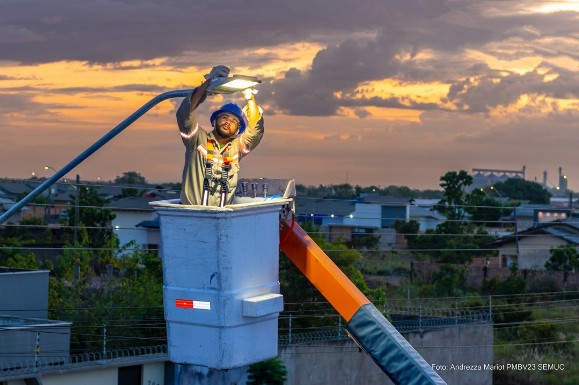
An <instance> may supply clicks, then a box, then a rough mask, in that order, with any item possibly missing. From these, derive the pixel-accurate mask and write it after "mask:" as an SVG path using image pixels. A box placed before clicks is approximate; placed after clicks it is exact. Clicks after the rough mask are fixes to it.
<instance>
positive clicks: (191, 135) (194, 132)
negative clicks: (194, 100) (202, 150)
mask: <svg viewBox="0 0 579 385" xmlns="http://www.w3.org/2000/svg"><path fill="white" fill-rule="evenodd" d="M197 130H199V124H198V123H195V129H194V130H193V131H191V132H190V133H188V134H186V133H184V132H181V131H179V132H180V134H181V137H182V138H183V139H191V138H192V137H193V135H195V134H196V133H197Z"/></svg>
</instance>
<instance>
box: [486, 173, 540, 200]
mask: <svg viewBox="0 0 579 385" xmlns="http://www.w3.org/2000/svg"><path fill="white" fill-rule="evenodd" d="M493 187H494V188H495V190H496V191H497V192H499V193H500V195H502V196H503V197H509V198H510V199H515V200H524V201H529V202H530V203H549V199H550V198H551V194H550V193H549V192H548V191H547V190H545V188H544V187H543V186H541V185H540V184H539V183H537V182H531V181H528V180H524V179H521V178H509V179H507V180H506V181H504V182H499V183H496V184H495V185H494V186H493Z"/></svg>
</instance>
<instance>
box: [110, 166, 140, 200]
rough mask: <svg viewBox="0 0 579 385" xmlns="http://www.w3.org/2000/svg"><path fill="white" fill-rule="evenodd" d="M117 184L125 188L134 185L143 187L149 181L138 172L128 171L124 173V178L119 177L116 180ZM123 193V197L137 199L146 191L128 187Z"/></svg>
mask: <svg viewBox="0 0 579 385" xmlns="http://www.w3.org/2000/svg"><path fill="white" fill-rule="evenodd" d="M115 183H116V184H119V185H123V186H132V185H143V184H146V183H147V180H146V179H145V177H144V176H142V175H141V174H139V173H138V172H136V171H127V172H124V173H123V175H122V176H117V177H116V179H115ZM121 191H122V193H121V197H123V198H124V197H136V196H142V195H143V193H144V191H143V190H142V189H138V188H134V187H127V188H123V189H122V190H121Z"/></svg>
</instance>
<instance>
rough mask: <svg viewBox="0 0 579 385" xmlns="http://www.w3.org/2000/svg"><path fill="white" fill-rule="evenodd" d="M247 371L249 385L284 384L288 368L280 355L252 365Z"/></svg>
mask: <svg viewBox="0 0 579 385" xmlns="http://www.w3.org/2000/svg"><path fill="white" fill-rule="evenodd" d="M247 373H248V376H247V382H246V384H247V385H283V384H285V382H286V380H287V370H286V368H285V365H284V364H283V362H281V361H280V359H279V358H278V357H276V358H271V359H269V360H265V361H261V362H257V363H255V364H252V365H250V366H249V369H248V371H247Z"/></svg>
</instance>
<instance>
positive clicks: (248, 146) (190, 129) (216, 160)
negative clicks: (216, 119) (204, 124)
mask: <svg viewBox="0 0 579 385" xmlns="http://www.w3.org/2000/svg"><path fill="white" fill-rule="evenodd" d="M244 111H245V108H244ZM177 124H178V126H179V131H180V133H181V138H182V139H183V144H184V145H185V166H184V167H183V176H182V187H181V204H186V205H200V204H201V199H202V197H203V180H204V178H205V168H206V167H205V164H206V162H207V142H208V141H213V147H214V151H213V162H212V169H211V179H210V181H209V205H210V206H219V201H220V198H221V173H222V165H223V157H224V155H226V154H227V155H228V156H229V157H230V159H231V163H230V165H231V168H230V170H229V173H228V176H227V185H228V193H227V199H226V204H231V203H232V202H233V197H234V196H235V191H236V189H237V180H238V173H239V161H240V160H241V159H242V158H243V157H245V156H246V155H247V154H248V153H249V152H250V151H251V150H253V149H254V148H255V147H257V145H258V144H259V142H260V141H261V138H262V137H263V133H264V124H263V117H262V116H260V119H259V121H258V123H257V124H255V125H254V126H253V127H252V126H251V125H250V124H248V125H247V127H246V129H245V131H244V132H243V133H242V134H241V135H239V136H238V137H236V138H233V139H231V140H230V141H229V142H228V143H227V144H226V145H225V146H221V147H220V145H219V144H218V143H217V141H216V140H215V135H214V133H213V131H211V132H210V133H207V132H205V130H203V129H202V128H201V127H200V126H199V124H198V122H197V117H196V116H195V111H191V103H190V96H188V97H186V98H185V99H183V101H182V102H181V105H180V106H179V108H178V109H177Z"/></svg>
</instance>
